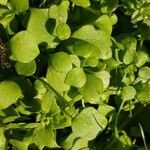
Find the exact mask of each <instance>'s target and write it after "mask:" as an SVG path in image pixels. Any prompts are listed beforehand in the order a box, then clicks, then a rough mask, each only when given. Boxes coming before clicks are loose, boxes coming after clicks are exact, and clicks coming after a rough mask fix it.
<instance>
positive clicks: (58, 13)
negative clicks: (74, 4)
mask: <svg viewBox="0 0 150 150" xmlns="http://www.w3.org/2000/svg"><path fill="white" fill-rule="evenodd" d="M69 4H70V3H69V1H62V2H61V3H60V4H59V5H52V6H51V7H50V9H49V17H50V18H52V19H55V20H56V26H57V25H59V24H60V23H66V22H67V18H68V9H69Z"/></svg>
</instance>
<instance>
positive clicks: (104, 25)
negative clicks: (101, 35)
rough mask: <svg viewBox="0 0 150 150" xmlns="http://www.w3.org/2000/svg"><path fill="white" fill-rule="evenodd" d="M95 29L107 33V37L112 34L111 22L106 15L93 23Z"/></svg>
mask: <svg viewBox="0 0 150 150" xmlns="http://www.w3.org/2000/svg"><path fill="white" fill-rule="evenodd" d="M95 25H96V27H98V28H99V29H100V30H103V31H104V32H106V33H108V34H109V35H110V34H111V32H112V22H111V19H110V18H109V16H108V15H102V16H101V17H99V18H98V19H97V20H96V21H95Z"/></svg>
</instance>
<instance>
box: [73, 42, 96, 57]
mask: <svg viewBox="0 0 150 150" xmlns="http://www.w3.org/2000/svg"><path fill="white" fill-rule="evenodd" d="M93 48H94V47H93V46H92V44H90V43H88V42H85V41H76V42H75V43H74V45H73V51H74V53H75V54H76V55H78V56H82V57H85V58H88V57H89V56H90V55H91V51H92V49H93Z"/></svg>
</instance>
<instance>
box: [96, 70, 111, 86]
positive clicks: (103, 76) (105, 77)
mask: <svg viewBox="0 0 150 150" xmlns="http://www.w3.org/2000/svg"><path fill="white" fill-rule="evenodd" d="M95 75H96V76H97V77H98V78H100V79H101V81H102V82H103V87H104V88H105V89H106V88H107V87H108V86H109V82H110V74H109V72H107V71H100V72H97V73H95Z"/></svg>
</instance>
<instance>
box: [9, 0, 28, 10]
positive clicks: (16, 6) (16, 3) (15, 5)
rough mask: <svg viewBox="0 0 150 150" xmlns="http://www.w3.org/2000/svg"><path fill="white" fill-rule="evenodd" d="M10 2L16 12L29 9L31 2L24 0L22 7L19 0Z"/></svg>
mask: <svg viewBox="0 0 150 150" xmlns="http://www.w3.org/2000/svg"><path fill="white" fill-rule="evenodd" d="M10 2H11V4H12V6H13V9H14V10H15V11H16V12H24V11H26V10H27V9H28V7H29V0H22V1H21V5H20V1H18V0H10Z"/></svg>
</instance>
